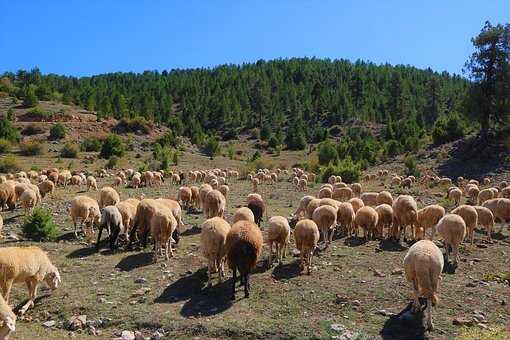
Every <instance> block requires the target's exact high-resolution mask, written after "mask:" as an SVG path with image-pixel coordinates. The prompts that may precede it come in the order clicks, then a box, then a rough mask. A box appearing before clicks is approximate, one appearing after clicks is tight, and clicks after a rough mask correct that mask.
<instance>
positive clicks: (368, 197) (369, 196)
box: [360, 192, 379, 207]
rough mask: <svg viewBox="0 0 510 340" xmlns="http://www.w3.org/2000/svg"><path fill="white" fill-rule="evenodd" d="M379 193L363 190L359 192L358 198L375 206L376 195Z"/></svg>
mask: <svg viewBox="0 0 510 340" xmlns="http://www.w3.org/2000/svg"><path fill="white" fill-rule="evenodd" d="M378 195H379V194H378V193H377V192H364V193H362V194H361V196H360V198H361V200H362V201H363V204H365V206H366V205H370V206H374V207H375V206H376V205H377V196H378Z"/></svg>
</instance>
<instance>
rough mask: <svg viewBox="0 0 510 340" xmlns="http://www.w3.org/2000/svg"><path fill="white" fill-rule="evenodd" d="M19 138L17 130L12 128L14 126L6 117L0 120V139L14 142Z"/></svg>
mask: <svg viewBox="0 0 510 340" xmlns="http://www.w3.org/2000/svg"><path fill="white" fill-rule="evenodd" d="M19 137H20V135H19V131H18V129H16V127H14V124H13V123H12V122H11V121H10V120H9V119H7V118H6V117H3V118H2V119H0V138H3V139H7V140H9V141H11V142H16V141H18V140H19Z"/></svg>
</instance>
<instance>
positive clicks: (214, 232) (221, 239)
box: [200, 217, 230, 287]
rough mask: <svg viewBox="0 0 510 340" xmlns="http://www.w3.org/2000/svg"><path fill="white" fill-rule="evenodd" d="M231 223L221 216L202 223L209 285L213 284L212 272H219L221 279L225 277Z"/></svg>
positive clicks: (201, 238)
mask: <svg viewBox="0 0 510 340" xmlns="http://www.w3.org/2000/svg"><path fill="white" fill-rule="evenodd" d="M229 231H230V224H228V222H227V221H225V220H224V219H222V218H221V217H213V218H211V219H208V220H206V221H205V222H204V223H203V224H202V232H201V233H200V249H201V250H202V254H203V256H204V257H205V258H206V259H207V277H208V279H207V285H208V286H209V287H210V286H212V274H214V273H218V274H219V275H218V276H219V281H220V282H222V280H223V278H224V277H225V271H224V263H225V256H226V255H227V248H226V244H227V234H228V232H229Z"/></svg>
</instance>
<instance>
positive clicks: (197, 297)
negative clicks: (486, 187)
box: [1, 154, 510, 339]
mask: <svg viewBox="0 0 510 340" xmlns="http://www.w3.org/2000/svg"><path fill="white" fill-rule="evenodd" d="M289 157H290V158H289V159H290V160H288V162H289V163H291V162H293V161H294V159H300V158H301V160H305V159H303V155H302V154H294V155H291V156H289ZM53 161H54V159H52V158H51V157H49V156H48V157H47V158H44V157H43V158H40V159H36V160H35V161H34V160H31V159H23V162H24V164H26V165H27V166H28V165H30V164H32V165H33V164H37V166H39V167H41V168H43V167H44V166H48V165H50V164H52V162H53ZM133 161H135V160H133ZM137 161H140V160H137ZM62 166H65V164H63V165H62ZM82 166H84V165H83V164H81V163H80V162H78V161H77V162H76V163H75V168H80V167H82ZM241 166H242V163H241V162H237V161H230V160H228V159H227V158H223V157H217V158H215V160H209V159H207V158H205V157H202V156H199V155H191V154H186V155H185V156H184V157H183V158H182V160H181V163H180V165H179V167H178V168H179V169H183V170H189V169H208V168H213V167H222V168H224V167H241ZM28 169H29V167H27V170H28ZM112 182H113V179H112V178H106V179H99V183H98V184H99V187H101V186H104V185H111V184H112ZM388 183H389V179H387V180H386V181H385V182H384V183H381V181H380V180H378V181H374V182H368V183H365V182H363V183H362V184H363V186H364V191H375V190H378V191H379V190H381V189H383V188H389V185H388ZM229 184H230V189H231V193H230V195H229V197H228V200H227V201H228V215H227V220H229V219H230V218H231V216H232V214H233V213H234V211H235V209H236V208H237V207H239V206H242V205H243V204H244V202H245V198H246V196H247V195H248V194H249V193H250V192H251V185H250V184H249V182H248V181H246V180H239V181H235V180H233V181H230V183H229ZM318 187H319V184H315V185H314V186H313V187H310V188H308V191H307V192H306V194H315V193H316V192H317V190H318ZM177 189H178V186H176V185H173V184H170V183H169V181H168V180H167V181H166V182H165V183H164V185H163V186H161V187H157V188H141V189H127V188H121V189H119V191H120V194H121V198H122V199H126V198H128V197H139V196H140V194H141V193H144V194H145V196H146V197H175V196H176V193H177ZM84 190H85V188H84V187H76V186H69V187H67V188H66V189H64V188H60V187H59V188H58V189H57V190H56V192H55V193H54V195H53V197H46V198H45V199H44V200H43V202H44V203H43V205H44V206H46V207H48V208H49V209H50V210H51V211H52V213H53V215H54V219H55V221H56V222H57V223H58V225H59V226H60V227H61V228H62V231H63V235H62V236H61V237H60V239H59V241H58V242H52V243H41V244H38V245H39V246H41V247H42V248H44V249H45V250H46V251H48V253H49V256H50V258H51V259H52V261H53V262H54V264H55V265H57V266H58V268H59V269H60V273H61V276H62V280H63V282H62V285H61V287H59V288H58V289H57V290H56V291H55V292H54V293H53V294H51V295H50V294H49V291H48V290H46V289H41V290H40V293H39V296H40V299H38V301H37V302H36V304H35V307H34V308H32V309H31V310H29V311H28V312H27V314H26V315H25V317H24V318H23V319H21V320H18V323H17V325H16V326H17V327H16V328H17V329H16V332H15V333H13V337H12V338H13V339H37V338H39V339H62V338H66V337H69V336H72V337H77V338H80V339H87V338H93V337H96V336H100V337H101V338H112V337H113V338H114V337H119V336H120V335H121V332H122V331H125V330H128V331H139V332H141V333H142V334H143V335H144V336H146V337H150V336H156V335H157V334H155V332H159V333H160V334H165V335H166V337H165V338H168V339H172V338H202V339H211V338H216V339H224V338H264V339H267V338H296V339H302V338H337V339H371V338H384V339H410V338H413V339H419V338H427V337H428V338H432V339H450V338H454V337H456V336H458V337H459V338H470V337H472V333H473V332H474V331H475V330H476V334H481V337H485V338H497V337H498V336H499V337H500V338H501V339H504V338H507V339H508V336H509V335H510V330H509V329H508V328H507V329H506V330H505V329H504V327H508V325H510V307H509V304H510V286H509V283H508V281H504V280H501V279H499V278H498V276H499V275H503V273H505V272H506V273H508V272H509V271H510V231H509V230H508V227H507V226H506V225H505V226H504V228H503V229H502V230H503V232H502V234H497V235H495V237H494V238H495V240H494V242H493V243H491V244H489V243H487V242H486V241H485V237H486V236H485V234H483V232H482V231H480V232H477V233H476V236H475V239H476V245H475V246H474V247H470V246H468V245H464V246H463V247H462V249H461V262H460V264H459V267H458V268H457V270H455V271H452V270H450V271H449V272H447V273H444V274H443V279H442V281H441V284H440V288H439V289H440V290H439V297H440V302H439V304H438V305H437V306H436V307H434V323H435V330H434V331H432V332H430V333H424V332H423V329H422V327H420V321H419V318H413V317H412V316H410V314H409V313H406V308H407V307H408V304H409V302H410V301H411V297H412V289H411V285H410V284H409V283H407V282H406V281H405V278H404V276H403V274H402V270H401V269H402V260H403V258H404V256H405V254H406V250H407V249H408V247H409V244H407V243H402V245H401V246H397V245H395V244H390V243H380V242H379V241H370V242H366V243H363V242H361V241H360V240H358V239H346V238H341V239H336V240H335V241H334V242H333V244H332V245H331V246H330V247H329V249H327V250H326V251H318V252H317V253H316V256H315V257H314V262H313V271H312V274H311V275H309V276H308V275H304V274H301V273H300V272H299V267H298V262H297V259H298V258H297V257H294V256H292V255H291V254H288V255H287V257H286V258H285V259H284V261H283V263H282V264H281V265H277V266H273V267H272V268H267V263H266V260H267V257H268V249H267V248H265V249H264V252H263V256H262V259H261V261H260V262H259V264H258V266H257V268H256V270H255V273H254V275H253V276H252V294H251V296H250V298H249V299H244V298H243V296H244V295H243V293H242V289H238V293H237V299H236V300H235V301H233V302H232V301H230V300H229V293H230V287H231V279H230V277H231V273H230V272H228V274H227V281H226V282H223V283H218V282H217V280H215V285H214V286H213V287H212V288H209V289H208V288H206V283H207V270H206V261H205V260H204V259H203V258H202V256H201V253H200V249H199V245H200V234H199V233H200V229H199V226H200V224H201V223H202V222H203V220H204V219H203V216H202V215H201V214H200V213H199V212H189V213H185V214H184V222H185V224H186V228H187V230H186V231H185V232H184V233H183V236H182V237H181V241H180V243H179V245H178V247H177V249H176V252H175V254H176V256H175V257H174V258H171V259H170V260H169V261H168V262H167V263H164V261H163V260H160V261H159V262H158V263H156V264H154V263H152V253H151V252H150V248H147V249H146V250H138V249H135V250H134V251H125V250H123V249H121V250H118V251H115V252H113V253H112V252H111V251H109V250H107V248H106V246H105V247H104V248H103V249H102V250H101V251H100V252H99V253H96V252H95V250H94V247H93V245H87V244H86V243H85V242H83V240H75V239H74V235H73V233H72V223H71V220H70V218H69V216H68V212H67V209H68V206H69V201H70V200H71V198H72V197H74V196H75V195H77V194H85V195H90V196H92V197H96V198H97V196H98V195H97V192H84ZM389 190H390V191H392V192H393V193H394V195H397V194H399V193H402V192H408V193H411V194H413V195H414V196H415V197H417V198H418V199H419V202H420V205H421V204H430V203H436V202H439V203H441V204H443V203H447V202H445V200H444V198H443V196H444V195H441V194H440V193H441V192H443V191H444V189H440V188H434V189H427V188H423V187H414V188H412V189H411V190H410V191H402V190H401V189H392V188H389ZM260 193H261V194H262V196H263V197H264V198H265V200H266V201H267V203H268V204H267V205H268V216H274V215H282V216H285V217H288V216H289V215H290V214H291V213H292V212H293V211H294V210H295V209H296V207H297V205H298V202H299V199H300V198H301V197H302V196H303V195H304V194H305V193H304V192H299V191H297V190H296V189H295V188H294V187H293V186H292V184H291V183H289V182H288V181H287V178H283V180H282V181H280V182H278V183H277V184H276V185H273V186H269V185H261V186H260ZM22 214H23V213H22V211H21V209H16V210H15V211H14V212H7V213H3V214H2V215H3V217H4V221H5V227H4V231H3V233H4V235H9V234H10V233H15V234H17V235H19V237H21V230H20V224H21V222H22V220H23V216H22ZM265 220H266V221H267V219H265ZM264 224H265V223H264ZM500 227H501V225H498V226H497V227H496V230H499V229H500ZM292 242H293V240H292ZM1 243H2V244H1V245H2V246H12V245H27V244H30V242H27V241H20V242H16V241H12V240H10V239H8V238H7V239H4V240H3V241H2V242H1ZM437 244H438V245H441V242H439V241H438V242H437ZM291 249H294V247H293V246H291ZM507 275H508V274H507ZM27 295H28V293H27V290H26V287H25V285H24V284H18V285H16V286H15V287H14V288H13V294H12V295H11V297H12V298H11V303H15V304H20V303H22V302H23V301H24V299H26V298H27ZM401 312H402V313H401ZM474 314H479V315H480V314H483V316H484V317H485V318H486V320H485V321H486V323H482V325H477V323H478V322H475V323H474V324H473V325H472V326H471V327H470V328H468V327H465V326H458V325H454V324H453V320H454V319H455V318H457V317H465V318H467V319H469V320H472V319H473V315H474ZM73 315H76V316H77V315H86V318H87V320H88V322H87V325H86V326H85V327H84V328H83V329H78V330H75V331H70V330H67V329H66V327H65V322H66V321H67V320H68V319H69V318H71V317H72V316H73ZM47 321H55V323H54V325H51V324H52V323H47V324H46V325H47V326H48V325H50V327H47V326H45V325H43V323H45V322H47ZM483 327H488V328H489V329H493V330H495V331H494V332H493V333H488V331H485V330H484V328H483ZM478 330H479V331H478ZM94 334H95V335H94ZM472 338H473V337H472ZM474 338H477V337H476V336H475V337H474ZM478 338H480V337H478Z"/></svg>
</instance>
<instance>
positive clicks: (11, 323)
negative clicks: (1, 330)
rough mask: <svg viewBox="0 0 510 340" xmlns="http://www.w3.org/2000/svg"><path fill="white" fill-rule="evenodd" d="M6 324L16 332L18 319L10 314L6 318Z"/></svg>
mask: <svg viewBox="0 0 510 340" xmlns="http://www.w3.org/2000/svg"><path fill="white" fill-rule="evenodd" d="M4 325H5V326H7V328H9V329H10V330H11V332H14V331H15V330H16V321H15V320H14V319H13V318H11V317H10V316H8V317H6V318H5V320H4Z"/></svg>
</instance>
